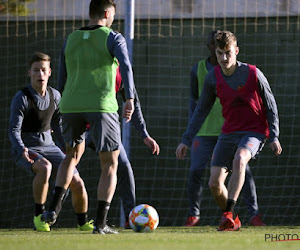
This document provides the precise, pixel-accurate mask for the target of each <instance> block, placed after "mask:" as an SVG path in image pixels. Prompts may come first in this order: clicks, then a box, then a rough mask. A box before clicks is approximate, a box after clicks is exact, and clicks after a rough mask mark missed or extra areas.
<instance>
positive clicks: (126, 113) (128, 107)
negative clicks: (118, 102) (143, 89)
mask: <svg viewBox="0 0 300 250" xmlns="http://www.w3.org/2000/svg"><path fill="white" fill-rule="evenodd" d="M133 111H134V103H133V99H127V100H126V102H125V103H124V107H123V117H124V118H126V123H127V122H129V121H130V120H131V116H132V114H133Z"/></svg>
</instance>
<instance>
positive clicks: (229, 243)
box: [0, 226, 300, 250]
mask: <svg viewBox="0 0 300 250" xmlns="http://www.w3.org/2000/svg"><path fill="white" fill-rule="evenodd" d="M119 232H120V233H119V234H118V235H93V234H92V233H90V232H80V231H77V230H76V229H73V228H71V229H66V228H64V229H56V228H55V229H53V230H52V231H51V232H50V233H41V232H34V231H32V230H31V229H1V230H0V249H30V250H40V249H43V250H47V249H49V250H50V249H51V250H60V249H109V250H111V249H142V250H146V249H154V250H160V249H171V250H176V249H222V250H225V249H230V250H232V249H242V250H246V249H256V250H260V249H273V248H274V249H300V241H290V242H275V241H273V242H271V241H270V240H269V241H266V240H265V235H266V234H273V235H276V234H277V235H279V234H282V235H284V234H293V235H298V236H299V237H300V227H248V228H243V229H242V230H241V231H239V232H217V231H216V228H215V227H209V226H205V227H195V228H185V227H159V228H158V229H157V230H156V231H155V232H153V233H135V232H133V231H132V230H124V229H121V228H120V229H119Z"/></svg>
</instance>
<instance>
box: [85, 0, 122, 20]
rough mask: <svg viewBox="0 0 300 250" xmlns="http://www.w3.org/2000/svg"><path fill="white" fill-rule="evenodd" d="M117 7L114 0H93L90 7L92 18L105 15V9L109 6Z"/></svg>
mask: <svg viewBox="0 0 300 250" xmlns="http://www.w3.org/2000/svg"><path fill="white" fill-rule="evenodd" d="M111 6H113V7H115V9H116V7H117V5H116V3H115V2H114V0H91V2H90V8H89V16H90V18H96V17H99V18H100V17H103V16H104V11H105V10H106V9H107V8H109V7H111Z"/></svg>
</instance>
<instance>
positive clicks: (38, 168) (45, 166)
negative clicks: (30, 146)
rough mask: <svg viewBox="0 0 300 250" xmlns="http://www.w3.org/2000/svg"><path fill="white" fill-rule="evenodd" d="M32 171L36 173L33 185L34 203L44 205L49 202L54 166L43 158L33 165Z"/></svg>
mask: <svg viewBox="0 0 300 250" xmlns="http://www.w3.org/2000/svg"><path fill="white" fill-rule="evenodd" d="M32 170H33V172H34V173H35V177H34V179H33V183H32V191H33V197H34V202H35V203H36V204H44V203H45V202H46V200H47V194H48V188H49V178H50V176H51V170H52V165H51V163H50V162H49V161H48V160H46V159H45V158H42V159H39V160H38V161H36V162H35V163H34V164H33V166H32Z"/></svg>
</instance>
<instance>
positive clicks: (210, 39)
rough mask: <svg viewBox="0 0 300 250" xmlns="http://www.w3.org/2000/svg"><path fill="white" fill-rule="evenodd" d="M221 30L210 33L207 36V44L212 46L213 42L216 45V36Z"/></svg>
mask: <svg viewBox="0 0 300 250" xmlns="http://www.w3.org/2000/svg"><path fill="white" fill-rule="evenodd" d="M219 31H220V30H213V31H211V32H209V33H208V35H207V44H210V43H211V42H213V43H215V36H216V34H217V33H218V32H219Z"/></svg>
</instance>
